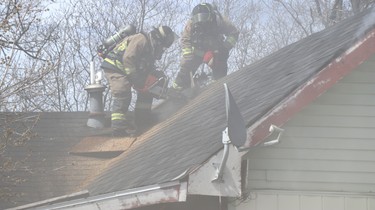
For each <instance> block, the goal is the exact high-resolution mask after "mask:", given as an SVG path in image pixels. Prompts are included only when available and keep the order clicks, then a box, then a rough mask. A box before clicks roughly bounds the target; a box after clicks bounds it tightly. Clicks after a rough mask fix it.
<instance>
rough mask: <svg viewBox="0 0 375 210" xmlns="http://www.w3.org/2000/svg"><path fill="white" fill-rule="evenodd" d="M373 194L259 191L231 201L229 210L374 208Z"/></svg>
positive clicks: (357, 209)
mask: <svg viewBox="0 0 375 210" xmlns="http://www.w3.org/2000/svg"><path fill="white" fill-rule="evenodd" d="M374 207H375V199H374V198H373V197H371V196H359V195H349V194H348V195H334V194H328V193H322V194H318V193H303V192H294V193H292V192H287V191H281V192H275V191H257V192H253V193H252V194H250V195H249V197H248V199H246V200H241V201H239V200H236V201H232V202H230V203H229V206H228V210H374V209H375V208H374Z"/></svg>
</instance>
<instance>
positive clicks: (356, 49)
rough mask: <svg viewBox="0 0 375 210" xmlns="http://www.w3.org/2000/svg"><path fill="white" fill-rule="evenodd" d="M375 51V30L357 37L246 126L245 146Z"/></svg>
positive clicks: (263, 136) (260, 139) (255, 142)
mask: <svg viewBox="0 0 375 210" xmlns="http://www.w3.org/2000/svg"><path fill="white" fill-rule="evenodd" d="M373 54H375V29H373V30H371V31H370V32H368V33H367V35H366V36H365V37H364V38H362V39H360V40H358V41H357V42H356V43H355V44H354V45H353V46H352V47H351V48H349V49H348V50H346V51H345V52H344V53H342V54H341V55H340V56H338V57H337V58H336V59H334V60H333V61H332V62H331V63H329V64H328V65H326V66H325V67H324V68H323V69H322V70H320V71H319V72H318V73H317V74H316V75H314V76H312V78H311V79H309V80H308V81H307V82H305V83H304V84H302V85H301V86H299V88H297V89H296V90H295V91H293V92H292V93H291V94H290V95H289V96H288V97H286V98H285V99H284V100H283V101H281V102H280V103H279V104H278V105H276V106H275V107H273V108H272V109H271V110H269V111H268V112H267V114H265V115H264V116H263V117H261V118H260V119H259V120H258V121H256V122H255V123H254V124H252V125H251V126H250V127H249V128H248V129H247V140H246V142H245V145H244V147H243V148H244V149H248V148H250V147H253V146H256V145H259V144H260V143H262V142H263V141H264V140H265V139H266V138H267V136H269V135H270V131H269V129H270V126H271V125H276V126H278V127H281V126H282V125H284V124H285V123H286V122H287V121H288V120H289V119H291V118H292V117H293V116H294V115H295V114H296V113H298V112H299V111H300V110H301V109H302V108H304V107H305V106H307V105H308V104H310V103H311V102H312V101H313V100H315V99H316V98H317V97H319V96H320V95H321V94H322V93H324V92H325V91H326V90H328V89H329V88H331V87H332V85H334V84H335V83H336V82H337V81H339V80H340V79H342V78H343V77H344V76H345V75H347V74H348V73H350V72H351V71H353V70H354V69H355V68H356V67H358V66H359V65H360V64H361V63H363V62H364V61H366V60H367V59H368V58H369V57H371V56H372V55H373Z"/></svg>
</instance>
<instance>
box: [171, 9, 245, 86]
mask: <svg viewBox="0 0 375 210" xmlns="http://www.w3.org/2000/svg"><path fill="white" fill-rule="evenodd" d="M238 36H239V31H238V30H237V28H236V27H235V26H234V25H233V24H232V23H231V22H230V21H229V20H228V19H227V18H226V17H224V16H222V15H221V14H220V13H219V12H218V10H217V8H216V6H215V5H211V4H209V3H201V4H198V5H197V6H195V7H194V9H193V11H192V13H191V18H190V19H189V20H188V21H187V23H186V25H185V28H184V31H183V33H182V35H181V45H182V58H181V63H180V71H179V72H178V74H177V77H176V79H175V81H174V82H173V84H172V87H173V88H172V90H175V91H181V90H183V89H185V88H189V87H190V84H191V82H190V80H191V76H190V72H191V73H193V74H194V73H195V72H196V71H197V69H198V67H199V66H200V65H201V64H202V63H206V64H207V65H208V66H209V67H210V68H211V70H212V74H213V75H212V76H213V79H214V80H217V79H220V78H221V77H224V76H226V75H227V71H228V66H227V61H228V58H229V51H230V50H231V49H232V48H233V47H234V45H235V44H236V42H237V40H238Z"/></svg>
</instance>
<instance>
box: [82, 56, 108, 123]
mask: <svg viewBox="0 0 375 210" xmlns="http://www.w3.org/2000/svg"><path fill="white" fill-rule="evenodd" d="M101 73H102V72H97V73H96V72H95V68H94V62H93V61H91V62H90V84H89V85H88V86H86V87H85V90H86V91H87V92H88V94H89V110H90V113H89V119H88V121H87V126H89V127H91V128H104V124H105V113H104V106H103V92H104V90H105V88H106V87H105V86H104V85H103V84H101V80H102V74H101Z"/></svg>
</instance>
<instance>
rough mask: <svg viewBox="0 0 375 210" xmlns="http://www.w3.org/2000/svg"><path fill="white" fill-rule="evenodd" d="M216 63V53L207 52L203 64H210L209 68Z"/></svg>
mask: <svg viewBox="0 0 375 210" xmlns="http://www.w3.org/2000/svg"><path fill="white" fill-rule="evenodd" d="M213 61H214V52H213V51H207V52H206V53H205V54H204V55H203V63H206V64H208V65H209V66H211V65H212V63H213Z"/></svg>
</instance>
